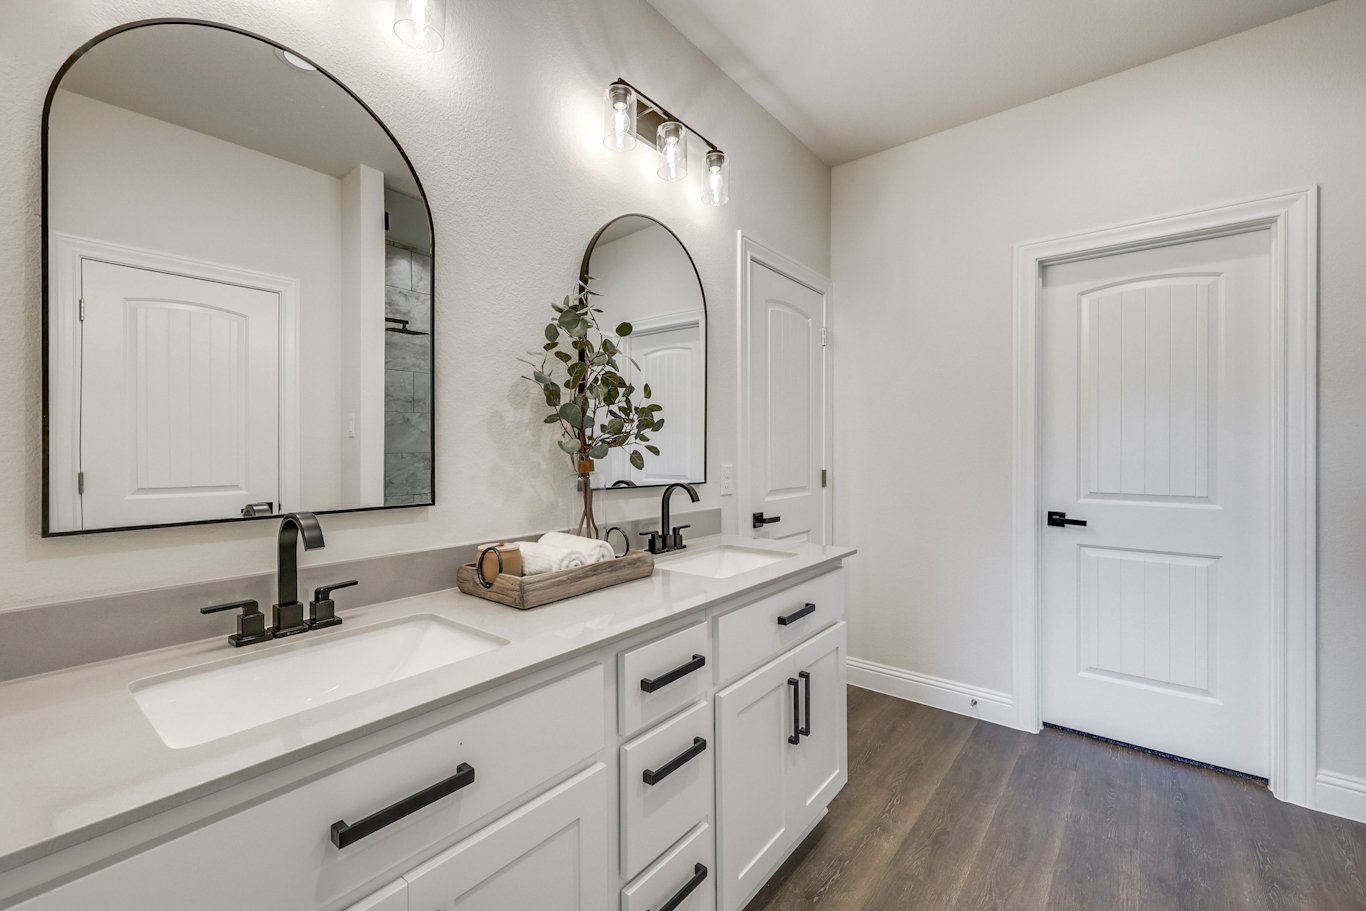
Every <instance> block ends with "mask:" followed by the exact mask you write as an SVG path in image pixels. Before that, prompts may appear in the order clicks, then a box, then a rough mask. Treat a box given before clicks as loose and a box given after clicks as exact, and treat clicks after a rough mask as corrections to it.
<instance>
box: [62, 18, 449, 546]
mask: <svg viewBox="0 0 1366 911" xmlns="http://www.w3.org/2000/svg"><path fill="white" fill-rule="evenodd" d="M433 233H434V232H433V223H432V218H431V212H430V210H429V208H428V206H427V200H426V193H425V191H424V190H423V187H422V183H421V180H420V179H419V178H418V175H417V173H416V170H415V169H414V168H413V166H412V162H411V161H410V160H409V157H408V155H407V153H406V152H405V151H404V150H403V148H402V147H401V146H400V145H399V144H398V141H397V140H396V139H395V137H394V135H393V133H392V132H391V131H390V130H389V129H388V127H387V126H385V124H384V123H383V122H382V121H380V119H379V118H378V117H377V116H376V115H375V113H374V111H373V110H371V109H370V107H369V106H368V105H366V104H365V102H364V101H362V100H361V99H360V98H359V96H357V95H356V94H355V93H354V92H353V91H351V90H350V89H349V88H347V87H346V86H345V85H343V84H342V83H341V82H340V81H339V80H337V79H336V78H335V77H333V76H332V75H331V74H329V73H327V72H326V71H325V70H324V69H322V68H321V67H319V66H318V65H317V64H315V63H314V62H313V61H311V60H309V59H308V58H307V57H305V56H304V55H302V54H299V53H297V52H295V51H293V50H291V49H290V48H287V47H285V46H284V45H281V44H279V43H278V42H275V41H272V40H270V39H269V38H265V37H262V36H259V35H255V34H252V33H250V32H247V31H244V30H242V29H238V28H235V27H232V26H227V25H223V24H219V23H214V22H203V21H198V20H191V19H155V20H145V21H140V22H134V23H129V24H127V25H123V26H119V27H117V28H114V29H111V30H109V31H107V32H105V33H103V34H101V35H99V36H97V37H96V38H94V39H92V40H91V41H90V42H88V43H87V44H85V45H84V46H83V47H81V48H80V49H78V50H77V51H76V52H75V53H74V54H72V56H71V57H70V58H69V59H68V60H67V61H66V63H65V64H64V65H63V66H62V67H61V69H60V70H59V71H58V73H57V75H56V77H55V78H54V79H53V82H52V86H51V88H50V89H49V91H48V96H47V101H46V104H45V106H44V112H43V246H44V267H45V268H44V281H43V302H42V306H43V350H44V362H45V377H44V390H43V416H44V427H43V447H44V452H43V461H44V465H43V469H44V476H43V534H44V535H45V536H47V535H64V534H82V533H89V532H95V531H114V530H123V529H128V528H147V527H155V526H163V525H189V524H200V523H205V522H221V521H231V520H242V519H247V518H258V517H262V516H271V515H279V514H280V513H282V512H288V511H293V510H308V511H311V512H317V513H329V512H350V511H355V510H365V509H384V508H393V507H403V506H420V505H429V504H431V503H433V502H435V489H434V488H435V484H434V470H433V463H434V448H433V432H432V429H433V428H432V413H433V407H434V392H435V389H434V386H435V384H434V382H433V371H432V365H433V363H434V361H433V357H432V353H433V352H432V346H433V328H434V323H435V313H434V307H433V302H434V300H435V298H434V290H435V288H434V280H433V273H434V269H433V259H432V256H433V252H434V251H433Z"/></svg>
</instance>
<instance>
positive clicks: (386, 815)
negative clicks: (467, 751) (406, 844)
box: [332, 762, 474, 848]
mask: <svg viewBox="0 0 1366 911" xmlns="http://www.w3.org/2000/svg"><path fill="white" fill-rule="evenodd" d="M473 782H474V766H472V765H470V764H469V763H467V762H462V763H460V765H458V766H456V767H455V774H454V775H452V776H451V777H450V778H447V779H446V780H445V781H439V782H437V783H436V784H434V785H432V786H431V787H430V788H427V789H425V790H422V791H418V792H417V793H416V794H414V795H413V796H412V797H405V798H403V799H402V800H400V801H399V802H398V803H396V804H394V805H393V806H390V807H385V808H384V809H383V810H380V811H379V812H378V813H373V814H371V815H369V816H367V817H365V818H364V819H362V820H361V821H360V822H358V823H356V824H355V825H347V824H346V823H345V822H343V821H342V820H340V819H339V820H337V821H336V822H334V823H332V844H334V845H336V846H337V847H338V848H345V847H347V846H348V845H353V844H355V843H356V842H358V841H360V840H361V839H362V838H365V837H366V836H369V835H374V834H375V833H376V832H378V831H379V830H380V829H382V828H384V827H385V826H388V825H393V824H394V823H396V822H398V821H399V820H400V819H402V818H403V817H405V816H409V815H411V814H413V813H416V812H417V811H418V810H420V809H422V808H423V807H425V806H428V805H429V804H433V803H436V802H437V801H438V800H440V799H441V798H443V797H446V796H448V795H451V794H454V793H455V792H456V791H458V790H460V789H461V788H463V787H465V786H467V785H469V784H471V783H473Z"/></svg>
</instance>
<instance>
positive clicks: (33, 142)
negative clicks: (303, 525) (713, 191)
mask: <svg viewBox="0 0 1366 911" xmlns="http://www.w3.org/2000/svg"><path fill="white" fill-rule="evenodd" d="M392 12H393V3H392V0H344V2H343V0H195V2H188V0H45V2H43V3H22V4H20V3H5V4H4V5H3V8H0V124H2V125H3V126H0V162H3V165H4V166H3V169H0V427H3V428H5V430H4V433H3V434H2V435H0V579H3V581H4V584H3V586H0V607H3V606H13V605H20V604H31V603H40V602H44V601H49V600H56V599H60V598H64V597H70V596H78V595H84V594H92V593H99V592H109V591H123V590H132V589H139V588H146V587H152V586H162V585H170V584H174V583H177V582H180V581H188V580H192V579H209V578H217V577H222V576H231V575H237V574H239V573H244V572H257V571H263V570H267V569H269V568H271V567H272V566H273V562H274V546H273V538H272V536H273V533H274V528H273V523H268V522H267V523H247V524H237V525H217V526H207V527H202V528H191V529H176V530H164V531H157V530H153V531H145V532H120V533H117V534H103V535H94V536H87V537H79V538H64V539H52V540H43V539H41V538H40V537H39V534H38V530H39V509H40V507H39V498H40V495H41V481H40V465H39V462H40V452H41V436H40V426H41V423H40V422H41V388H42V377H41V369H42V352H41V345H40V335H41V319H40V314H41V301H40V295H41V289H40V282H41V269H40V262H39V258H40V246H39V231H40V221H39V218H40V209H39V187H40V173H41V156H40V151H39V133H40V129H39V126H40V120H41V114H42V105H43V97H44V94H45V93H46V91H47V87H48V83H49V81H50V80H51V78H52V76H53V74H54V73H55V72H56V70H57V68H58V67H59V66H60V65H61V64H62V62H63V61H64V60H65V59H66V57H67V55H68V54H70V53H71V52H72V51H73V50H74V49H76V48H77V47H79V46H80V45H81V44H83V43H84V42H86V41H88V40H89V39H90V38H91V37H92V36H94V35H95V34H97V33H99V32H100V31H103V30H104V29H106V28H109V27H111V26H114V25H117V24H119V23H122V22H127V21H131V20H136V19H144V18H152V17H158V16H187V17H192V18H199V19H213V20H218V21H221V22H225V23H229V24H233V25H237V26H241V27H244V28H247V29H250V30H252V31H255V32H259V33H263V34H268V35H270V36H271V37H273V38H275V39H276V40H279V41H281V42H283V43H285V44H287V45H290V46H292V47H294V48H295V49H297V50H299V51H300V52H302V53H304V54H307V55H308V56H309V57H311V58H312V59H314V60H316V61H318V62H319V63H320V64H321V65H322V66H324V67H326V68H327V69H329V70H331V71H332V72H333V73H335V74H336V75H337V76H338V77H339V78H341V79H342V80H343V81H345V82H346V83H347V84H348V85H349V86H350V87H351V88H352V89H353V90H355V91H356V92H357V93H358V94H359V95H360V96H361V97H363V98H364V99H365V100H366V101H367V102H368V103H369V104H370V106H371V107H372V108H374V110H375V111H376V112H377V113H378V114H379V115H380V117H382V118H383V119H384V121H385V122H386V123H387V124H388V126H389V127H390V129H392V130H393V132H394V133H395V135H396V136H397V137H398V138H399V141H400V142H402V143H403V145H404V147H405V149H406V150H407V152H408V154H409V156H410V157H411V158H412V160H413V163H414V165H415V166H416V168H417V171H418V173H419V175H420V176H421V178H422V181H423V183H424V185H425V187H426V190H427V193H428V195H429V197H430V199H431V203H432V207H433V211H434V215H435V221H436V256H437V267H436V307H437V322H436V357H437V361H436V372H437V411H436V416H435V418H436V446H437V491H436V495H437V501H438V503H439V505H438V506H436V507H434V508H431V509H422V510H411V509H405V510H398V511H391V512H378V513H366V514H358V515H351V516H338V517H332V518H327V519H325V520H324V526H325V529H326V531H327V541H328V546H327V549H326V550H324V551H322V552H321V553H317V552H315V553H311V554H309V555H308V556H307V557H304V558H302V559H304V560H306V561H308V562H315V563H316V562H330V561H332V560H339V559H343V558H352V557H357V556H360V555H367V554H378V553H389V552H396V551H403V550H411V549H415V548H422V547H429V546H437V545H441V544H447V543H454V542H473V541H476V540H487V539H490V538H493V537H496V536H498V535H500V534H503V533H512V532H522V531H530V530H535V529H539V528H545V527H550V526H552V525H562V524H563V523H564V522H565V520H566V517H567V516H568V513H569V507H568V502H569V496H570V494H571V492H572V484H571V481H570V476H569V472H568V470H567V465H566V463H565V462H564V461H563V460H562V459H560V458H556V457H555V456H554V455H553V454H552V450H553V449H554V446H553V442H552V440H551V439H550V438H549V437H548V436H547V435H546V432H545V425H543V424H541V423H540V420H539V417H538V416H537V410H538V409H536V408H534V407H532V406H533V399H532V395H531V392H532V389H531V387H530V384H528V383H525V381H522V380H518V379H517V376H518V373H519V365H518V364H517V363H516V362H515V360H514V358H515V357H516V356H517V355H519V354H520V353H521V352H524V351H526V350H529V349H535V348H538V347H539V344H540V343H539V342H538V338H539V337H540V334H541V333H540V329H541V327H542V326H543V325H544V322H545V318H546V314H547V313H548V312H549V311H548V308H549V305H550V302H551V301H552V300H558V299H559V298H560V297H562V296H563V295H564V294H565V293H566V291H569V290H572V288H573V286H574V283H575V282H576V281H577V278H578V267H579V258H580V256H581V255H582V252H583V246H584V244H586V243H587V241H588V239H589V238H590V237H591V236H592V235H593V232H594V231H596V230H597V229H598V228H599V227H600V226H601V225H602V224H603V223H605V222H606V221H608V220H609V219H610V218H612V217H614V216H616V215H620V214H622V213H625V212H645V213H647V214H651V215H654V216H656V217H658V218H660V219H661V220H662V221H664V222H666V223H668V224H669V225H670V226H671V227H672V228H673V229H674V230H675V231H677V232H678V234H679V236H680V237H681V238H682V239H683V242H684V243H685V244H687V245H688V247H689V249H691V251H692V253H693V255H694V257H695V258H696V260H697V264H698V268H699V269H700V270H701V272H702V279H703V282H704V284H705V287H706V292H707V302H708V304H709V306H710V315H711V332H712V336H711V341H712V345H711V351H712V355H711V365H710V376H711V388H712V398H711V435H710V445H711V452H710V459H711V460H712V463H713V464H719V463H720V462H726V461H729V462H734V461H736V455H735V407H734V398H733V396H732V395H731V390H733V389H734V388H735V384H736V379H735V378H736V364H735V354H734V352H735V339H734V326H735V321H736V320H735V248H736V242H735V232H736V230H737V229H738V228H740V227H742V226H743V227H744V228H745V230H746V231H749V232H752V233H753V234H754V235H755V236H757V237H759V238H761V239H763V240H764V241H765V242H766V243H769V244H772V245H776V246H778V247H780V248H781V249H783V250H785V251H787V252H788V253H789V254H790V255H792V256H794V257H797V258H799V259H801V260H802V261H804V262H807V263H809V264H811V265H812V266H813V267H815V268H820V269H825V268H827V267H828V263H829V197H830V183H829V178H830V172H829V169H828V168H826V167H825V166H824V165H822V164H821V163H820V162H819V161H817V160H816V158H815V156H813V155H812V154H811V153H810V152H808V151H807V150H806V149H805V148H804V147H802V146H801V145H800V144H799V143H797V141H796V140H795V139H793V138H792V136H791V134H789V133H788V132H787V131H786V130H784V129H783V128H782V127H780V126H779V125H778V124H777V123H776V121H774V120H773V119H772V118H771V117H770V116H769V115H768V114H766V113H765V112H764V111H763V110H762V109H760V108H759V106H758V105H757V104H756V103H755V102H754V101H752V100H751V99H750V98H749V97H748V96H746V95H745V94H743V93H742V92H741V91H740V89H739V88H738V87H737V86H735V85H734V84H733V83H731V82H730V81H729V80H727V79H726V78H725V77H724V76H723V75H722V74H721V72H720V71H719V70H717V69H716V68H715V67H714V66H712V65H711V64H710V63H709V62H708V61H707V60H706V59H705V58H704V57H703V56H702V54H701V53H700V52H699V51H698V50H697V49H696V48H694V47H693V46H692V45H690V44H688V43H687V42H686V41H685V40H684V39H683V37H682V36H681V35H679V34H678V33H677V32H676V31H675V30H674V29H673V28H672V26H670V25H668V24H667V23H666V22H665V21H664V20H663V19H662V18H661V17H660V16H659V15H658V14H657V13H656V12H655V11H654V10H653V9H652V8H651V7H650V6H648V5H647V4H646V3H645V0H575V2H572V3H570V2H562V0H452V2H451V3H450V4H449V12H448V16H447V26H446V28H447V45H446V49H445V51H444V52H443V53H441V54H437V55H433V56H428V55H424V54H421V53H418V52H415V51H412V50H410V49H408V48H407V47H405V46H403V45H402V44H401V43H400V42H398V40H397V39H396V38H394V36H393V33H392V30H391V28H390V25H389V23H390V21H391V17H392ZM618 75H622V76H625V77H627V78H629V79H630V80H631V81H633V82H635V83H637V84H638V85H640V86H641V87H642V88H643V89H645V90H646V91H647V92H649V93H650V94H651V95H653V96H655V97H657V98H659V99H660V100H661V101H662V102H663V103H665V104H667V105H668V106H669V108H670V109H671V110H673V111H674V112H676V113H678V114H679V115H680V116H683V117H686V118H687V119H688V120H690V121H692V122H695V123H696V125H697V126H698V128H699V129H701V130H702V131H703V132H704V133H706V135H707V136H708V137H709V138H711V139H713V140H714V141H716V142H718V143H721V144H722V146H723V147H724V148H725V149H726V150H727V151H728V152H730V153H731V155H732V166H731V174H732V178H733V180H734V181H735V186H734V190H733V192H732V193H731V203H730V205H728V206H726V207H724V208H721V209H713V208H710V207H708V206H705V205H703V204H702V203H701V202H700V201H699V199H698V195H699V194H698V192H697V187H696V184H695V183H694V182H693V181H691V180H689V181H686V182H684V183H683V184H682V185H675V184H667V183H665V182H664V181H661V180H659V179H657V178H656V177H655V176H654V171H655V165H654V163H653V162H652V161H651V159H650V155H649V150H648V149H646V148H644V147H641V148H638V149H637V150H636V152H634V153H632V154H631V155H626V156H618V155H613V154H611V153H609V152H608V151H607V150H606V149H604V148H603V146H602V135H601V133H602V108H601V105H602V91H603V89H604V88H605V87H606V85H607V84H608V83H609V82H611V81H612V80H613V79H614V78H615V77H616V76H618ZM614 496H622V495H620V494H616V495H614ZM636 498H637V499H638V501H639V502H638V503H637V504H636V505H635V509H634V511H635V513H636V514H638V515H648V514H650V513H651V512H653V511H654V510H656V509H657V502H658V498H657V496H656V495H655V494H654V493H650V492H642V493H640V494H637V495H636ZM733 502H734V500H733V498H725V499H721V498H719V497H718V495H717V488H716V485H715V484H711V485H708V486H707V487H706V488H704V491H703V503H702V505H703V506H717V505H724V506H725V507H726V508H727V509H728V510H729V511H732V512H733V505H732V504H733ZM614 512H616V513H618V514H619V513H620V510H614ZM193 607H194V606H193V605H186V609H187V610H190V609H193Z"/></svg>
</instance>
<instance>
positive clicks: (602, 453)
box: [588, 441, 608, 459]
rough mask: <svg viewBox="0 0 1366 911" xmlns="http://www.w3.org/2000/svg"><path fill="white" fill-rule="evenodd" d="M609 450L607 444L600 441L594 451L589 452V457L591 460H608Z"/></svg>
mask: <svg viewBox="0 0 1366 911" xmlns="http://www.w3.org/2000/svg"><path fill="white" fill-rule="evenodd" d="M607 448H608V447H607V444H606V443H604V442H601V441H599V442H598V443H597V444H595V445H594V446H593V448H592V449H590V450H588V457H589V458H590V459H605V458H607Z"/></svg>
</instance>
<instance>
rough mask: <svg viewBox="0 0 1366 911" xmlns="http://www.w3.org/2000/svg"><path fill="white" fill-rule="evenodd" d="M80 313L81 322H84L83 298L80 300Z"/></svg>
mask: <svg viewBox="0 0 1366 911" xmlns="http://www.w3.org/2000/svg"><path fill="white" fill-rule="evenodd" d="M80 311H81V312H80V319H81V322H85V298H81V305H80Z"/></svg>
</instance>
